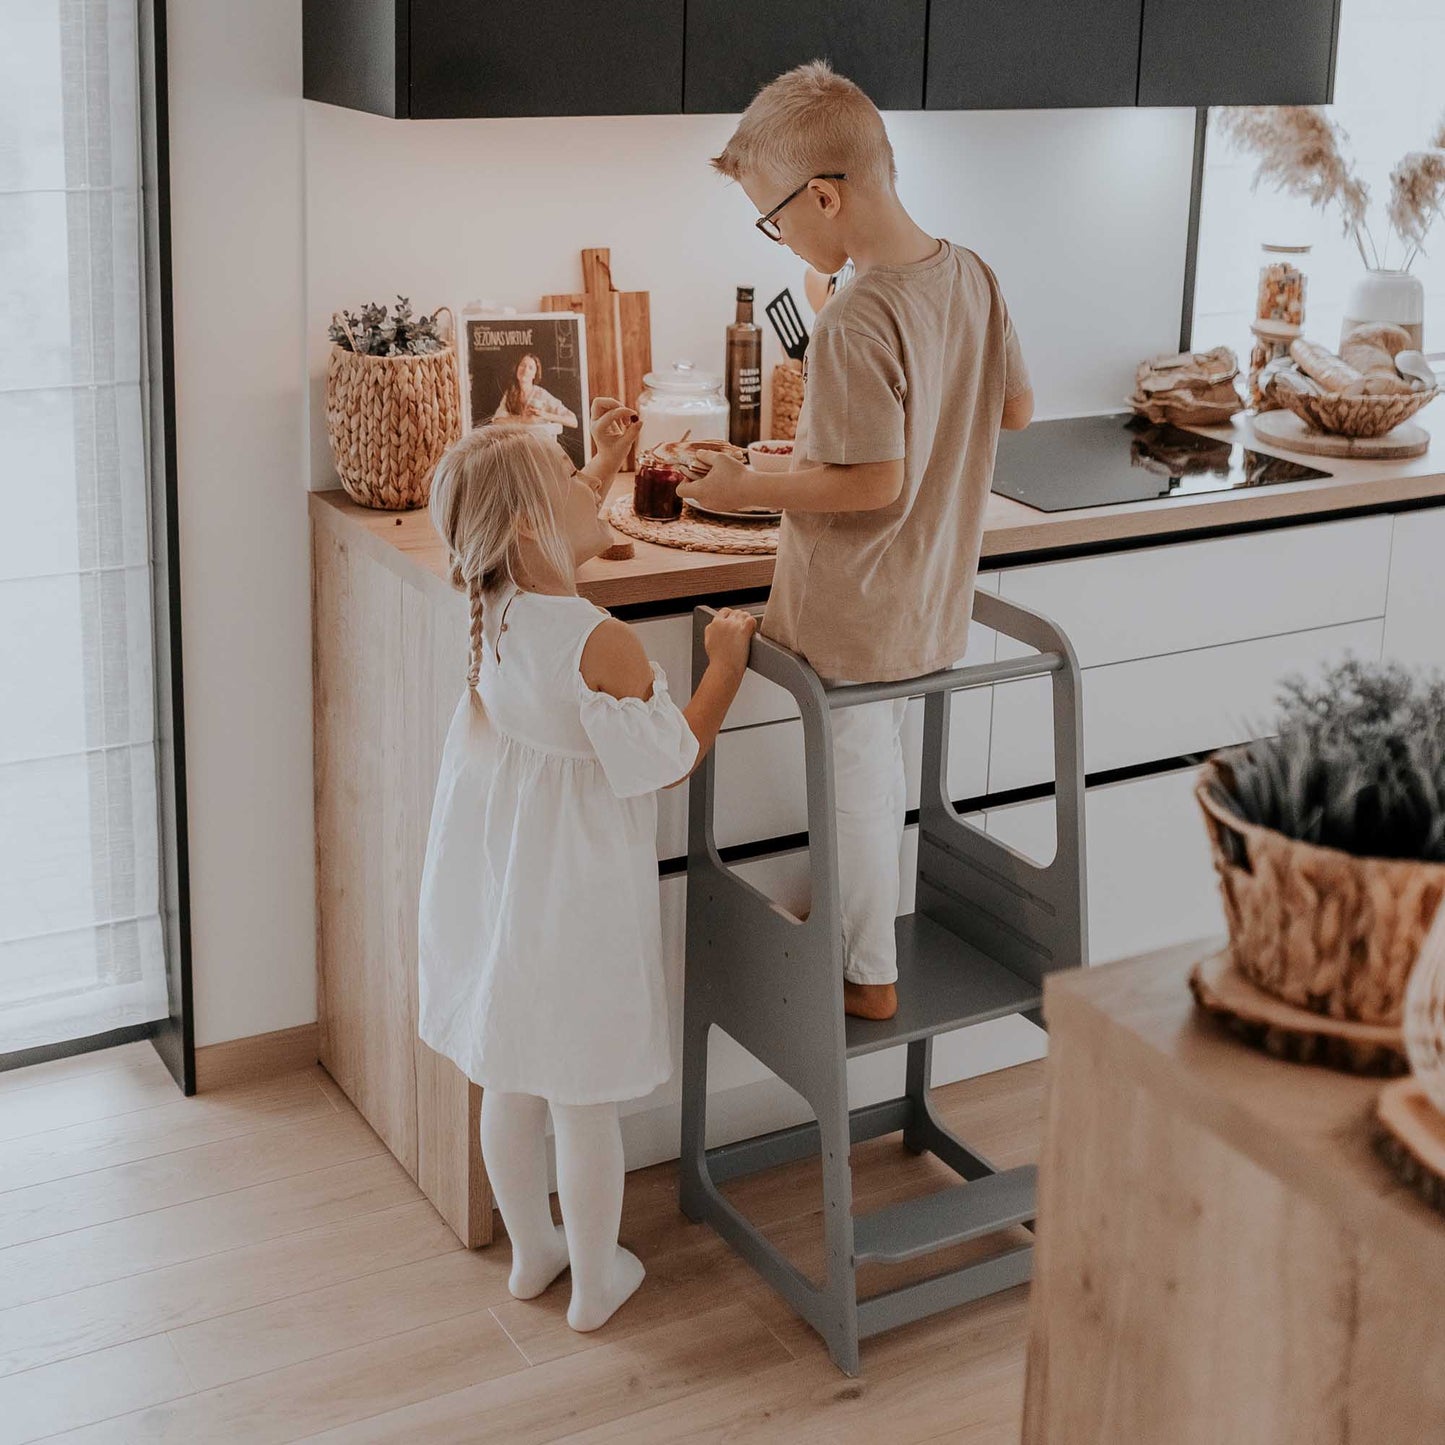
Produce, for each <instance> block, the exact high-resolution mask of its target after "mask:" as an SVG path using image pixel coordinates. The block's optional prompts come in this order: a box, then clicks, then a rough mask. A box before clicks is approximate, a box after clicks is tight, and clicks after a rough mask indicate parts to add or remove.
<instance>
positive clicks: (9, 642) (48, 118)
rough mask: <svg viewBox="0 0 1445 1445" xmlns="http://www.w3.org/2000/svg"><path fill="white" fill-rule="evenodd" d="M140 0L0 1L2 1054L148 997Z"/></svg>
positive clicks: (158, 963) (154, 884)
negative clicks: (136, 9) (137, 7)
mask: <svg viewBox="0 0 1445 1445" xmlns="http://www.w3.org/2000/svg"><path fill="white" fill-rule="evenodd" d="M137 95H138V56H137V48H136V23H135V14H134V0H0V498H3V502H4V505H3V508H0V1055H3V1054H6V1053H9V1052H13V1051H15V1050H20V1049H26V1048H31V1047H35V1046H37V1045H44V1044H48V1043H56V1042H59V1041H62V1040H66V1039H74V1038H80V1037H84V1036H87V1035H90V1034H95V1033H101V1032H104V1031H106V1030H109V1029H113V1028H117V1027H119V1026H121V1025H124V1024H133V1023H140V1022H144V1021H148V1020H151V1019H157V1018H162V1017H164V1016H165V1015H166V1012H167V1001H166V982H165V960H164V952H163V944H162V932H161V925H160V920H159V916H158V907H159V898H160V883H161V880H160V841H159V829H158V807H157V791H156V745H155V704H154V688H153V665H152V646H153V643H152V626H151V583H150V566H149V535H150V533H149V526H148V508H147V481H146V437H145V431H144V421H143V410H144V409H143V405H142V389H141V388H142V377H143V369H142V357H143V355H144V340H145V338H144V333H143V320H142V307H141V294H140V284H141V237H140V207H139V194H138V190H139V163H138V157H139V147H140V137H139V128H138V127H139V123H138V105H137Z"/></svg>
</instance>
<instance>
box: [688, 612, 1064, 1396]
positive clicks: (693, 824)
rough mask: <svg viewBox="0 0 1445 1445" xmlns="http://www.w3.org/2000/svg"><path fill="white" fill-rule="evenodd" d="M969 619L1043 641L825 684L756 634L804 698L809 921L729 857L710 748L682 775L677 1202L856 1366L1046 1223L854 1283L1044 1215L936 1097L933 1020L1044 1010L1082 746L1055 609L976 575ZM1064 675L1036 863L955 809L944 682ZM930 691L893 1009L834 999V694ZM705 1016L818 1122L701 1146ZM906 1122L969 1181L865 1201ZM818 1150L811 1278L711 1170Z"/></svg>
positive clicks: (958, 684)
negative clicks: (870, 1143)
mask: <svg viewBox="0 0 1445 1445" xmlns="http://www.w3.org/2000/svg"><path fill="white" fill-rule="evenodd" d="M714 615H715V614H714V612H713V610H712V609H711V608H707V607H699V608H698V609H697V610H696V611H695V613H694V614H693V684H694V686H696V685H697V683H698V681H699V680H700V679H701V677H702V673H703V670H704V668H705V667H706V664H707V654H706V651H705V649H704V646H703V632H704V630H705V628H706V626H707V623H708V622H709V621H710V620H711V618H712V617H713V616H714ZM973 616H974V620H975V621H976V622H977V623H980V624H982V625H983V626H986V627H992V628H994V629H995V630H996V631H998V632H1000V633H1003V634H1005V635H1006V636H1008V637H1012V638H1015V639H1017V640H1018V641H1020V642H1022V643H1024V644H1025V645H1027V646H1029V647H1031V648H1034V649H1036V655H1031V656H1027V657H1023V658H1018V659H1010V660H1008V661H1003V662H992V663H985V664H982V665H979V666H970V667H959V668H954V669H952V670H950V671H946V672H939V673H932V674H930V675H928V676H926V677H918V678H910V679H907V680H905V681H902V682H889V683H868V684H859V685H851V686H842V687H832V688H829V687H824V685H823V684H822V682H821V681H820V680H819V678H818V675H817V673H815V672H814V671H813V669H812V668H811V667H809V665H808V664H807V663H806V662H805V661H804V660H803V659H802V658H801V657H799V656H798V655H797V654H796V653H794V652H790V651H789V650H788V649H787V648H785V647H781V646H779V645H778V644H777V643H775V642H771V641H769V640H768V639H766V638H764V637H762V636H761V635H758V636H755V637H754V638H753V642H752V649H751V653H750V656H749V660H748V666H749V667H750V668H751V669H752V670H753V671H755V672H757V673H760V674H761V675H762V676H763V677H765V678H767V679H768V680H769V681H770V682H773V683H776V684H777V685H778V686H779V687H782V688H785V689H786V690H787V691H788V692H790V693H791V694H792V695H793V697H794V699H795V700H796V701H797V704H798V708H799V711H800V712H801V714H802V720H803V739H804V747H805V756H806V771H807V793H808V855H809V867H810V872H811V879H812V904H811V908H810V911H809V914H808V917H807V919H806V921H801V922H800V921H799V920H798V919H796V918H794V917H792V915H790V914H789V913H787V912H786V910H784V909H783V908H781V907H780V906H779V905H777V904H775V903H774V902H773V901H772V900H771V899H769V898H768V897H766V896H765V895H764V894H763V893H761V892H759V891H758V890H757V889H756V888H754V887H752V886H751V885H750V884H748V883H747V882H745V881H744V880H743V879H741V878H740V877H738V875H737V874H735V873H734V872H732V871H731V870H730V869H729V868H728V867H727V866H726V865H725V864H724V863H723V861H722V859H721V857H720V856H719V854H718V850H717V842H716V839H715V837H714V831H713V806H714V784H715V762H714V757H713V755H712V754H709V756H708V757H707V759H706V760H705V762H704V763H703V765H702V767H701V768H699V769H698V771H697V772H696V773H695V774H694V775H693V778H692V782H691V784H690V787H691V793H690V797H689V820H688V875H687V877H688V882H687V973H686V983H685V991H684V1003H683V1062H682V1080H683V1083H682V1160H681V1203H682V1208H683V1210H684V1211H685V1212H686V1214H687V1215H688V1217H689V1218H691V1219H695V1220H706V1221H707V1222H708V1223H709V1224H711V1225H712V1226H713V1228H714V1229H716V1230H717V1231H718V1233H719V1234H721V1235H722V1236H723V1238H724V1239H726V1240H727V1241H728V1242H729V1243H730V1244H731V1245H732V1247H733V1248H734V1249H736V1250H737V1251H738V1253H739V1254H741V1255H742V1256H743V1258H744V1259H746V1260H747V1261H748V1262H749V1263H750V1264H752V1266H753V1267H754V1268H755V1269H756V1270H757V1271H758V1273H759V1274H761V1275H762V1277H763V1278H764V1279H765V1280H767V1281H768V1283H769V1284H771V1285H772V1286H773V1288H774V1289H776V1290H777V1291H778V1292H779V1293H780V1294H782V1295H783V1296H784V1298H786V1299H787V1300H788V1302H789V1303H790V1304H791V1305H792V1306H793V1307H794V1308H795V1309H796V1310H797V1311H798V1313H799V1314H801V1315H802V1316H803V1318H804V1319H806V1320H807V1321H808V1323H809V1324H811V1325H812V1326H813V1328H814V1329H816V1330H817V1331H818V1333H819V1334H820V1335H822V1336H823V1338H824V1340H825V1341H826V1342H827V1345H828V1350H829V1352H830V1353H831V1355H832V1357H833V1359H834V1361H835V1362H836V1363H837V1365H838V1366H839V1368H840V1369H842V1370H843V1371H844V1372H845V1373H847V1374H849V1375H856V1374H857V1373H858V1341H859V1340H860V1339H861V1338H866V1337H867V1336H869V1335H874V1334H878V1333H879V1332H880V1331H883V1330H887V1329H891V1328H893V1327H894V1326H895V1325H900V1324H904V1323H906V1322H908V1321H910V1320H915V1319H920V1318H922V1317H923V1316H925V1315H930V1314H933V1313H935V1312H937V1311H939V1310H944V1309H949V1308H951V1307H952V1306H954V1305H958V1304H963V1303H965V1302H966V1301H968V1300H972V1299H978V1298H980V1297H981V1296H983V1295H986V1294H992V1293H993V1292H994V1291H996V1290H1001V1289H1007V1288H1008V1287H1010V1286H1011V1285H1015V1284H1019V1283H1021V1282H1022V1281H1024V1280H1026V1279H1028V1278H1029V1275H1030V1273H1031V1272H1032V1267H1033V1244H1032V1242H1029V1243H1022V1244H1013V1245H1010V1246H1009V1247H1006V1248H1004V1249H1003V1250H1002V1251H1001V1252H999V1253H997V1254H994V1255H992V1256H990V1257H989V1258H986V1259H984V1260H982V1261H979V1262H975V1263H972V1264H968V1265H965V1266H963V1267H962V1268H959V1269H955V1270H952V1271H950V1272H947V1273H944V1274H941V1275H937V1276H935V1277H933V1278H930V1279H925V1280H923V1281H921V1282H919V1283H916V1284H910V1285H907V1286H904V1287H902V1288H899V1289H895V1290H892V1291H890V1292H888V1293H885V1294H881V1295H875V1296H872V1297H870V1298H868V1299H864V1300H859V1298H858V1293H857V1267H858V1266H859V1265H860V1264H863V1263H866V1262H869V1261H884V1262H890V1263H892V1262H897V1261H901V1260H908V1259H914V1258H916V1257H918V1256H920V1255H924V1254H928V1253H931V1252H933V1251H935V1250H940V1249H944V1248H946V1247H948V1246H950V1245H955V1244H960V1243H963V1242H964V1241H966V1240H971V1239H977V1238H980V1237H982V1236H985V1235H989V1234H992V1233H995V1232H996V1231H999V1230H1004V1229H1008V1228H1010V1227H1011V1226H1015V1225H1031V1222H1032V1220H1033V1216H1034V1194H1035V1184H1036V1178H1035V1175H1036V1171H1035V1169H1034V1168H1033V1166H1032V1165H1030V1166H1027V1167H1025V1168H1019V1169H1009V1170H1006V1171H1004V1172H1002V1173H1000V1172H999V1171H998V1170H997V1169H995V1168H994V1166H993V1165H992V1164H990V1163H989V1161H988V1160H987V1159H985V1158H983V1157H982V1156H981V1155H980V1154H978V1153H976V1152H975V1151H974V1150H972V1149H970V1148H968V1146H967V1145H965V1144H964V1143H963V1142H962V1141H960V1140H959V1139H957V1138H955V1137H954V1135H953V1134H951V1133H950V1132H949V1131H948V1130H947V1129H946V1128H944V1126H943V1125H942V1123H940V1121H939V1120H938V1118H937V1116H936V1115H935V1114H934V1112H933V1107H932V1101H931V1097H930V1090H929V1083H930V1068H931V1064H932V1053H933V1037H934V1035H935V1034H940V1033H945V1032H947V1031H948V1030H950V1029H957V1028H962V1027H964V1026H965V1025H968V1024H975V1023H982V1022H984V1021H985V1020H987V1019H996V1018H1002V1017H1004V1016H1006V1015H1008V1014H1023V1015H1024V1016H1025V1017H1027V1018H1029V1019H1031V1020H1033V1021H1034V1022H1035V1023H1041V1022H1042V1019H1041V1016H1040V1012H1039V1010H1040V1005H1041V1002H1042V996H1043V979H1044V975H1045V974H1048V973H1052V972H1054V971H1055V970H1056V969H1063V968H1075V967H1078V966H1080V965H1081V964H1083V963H1084V962H1085V961H1086V960H1085V942H1084V940H1085V937H1086V930H1085V904H1084V835H1083V803H1084V777H1083V763H1082V758H1083V748H1082V725H1081V720H1080V715H1079V697H1080V683H1079V665H1078V662H1077V660H1076V659H1075V657H1074V652H1073V648H1072V647H1071V646H1070V644H1069V641H1068V638H1066V637H1065V636H1064V634H1063V633H1062V632H1061V631H1060V630H1059V629H1058V628H1057V627H1056V626H1055V625H1054V624H1053V623H1052V622H1050V621H1049V620H1048V619H1047V618H1045V617H1042V616H1040V615H1039V614H1038V613H1035V612H1031V611H1029V610H1027V609H1025V608H1022V607H1019V606H1018V605H1017V604H1015V603H1011V602H1006V601H1004V600H1003V599H1002V598H1000V597H996V596H994V595H992V594H990V593H985V592H979V593H977V594H976V596H975V601H974V612H973ZM1028 677H1049V678H1050V679H1051V680H1052V684H1053V722H1054V776H1055V779H1056V784H1055V798H1056V804H1057V835H1058V847H1057V851H1056V853H1055V856H1054V859H1053V861H1052V862H1051V863H1048V864H1047V865H1044V866H1039V865H1037V864H1035V863H1033V862H1032V861H1030V860H1029V859H1027V858H1024V857H1023V856H1022V855H1020V854H1018V853H1016V852H1015V851H1014V850H1013V849H1011V848H1009V847H1007V846H1005V845H1004V844H1003V843H1000V842H999V841H998V840H997V839H995V838H990V837H989V836H988V835H987V834H986V833H984V832H983V831H982V830H981V829H979V828H976V827H974V826H973V825H972V824H970V823H968V822H966V821H965V820H964V819H963V818H961V817H960V816H959V815H958V812H957V810H956V809H955V808H954V806H953V804H952V802H951V801H950V798H949V794H948V728H949V714H950V703H951V700H952V698H951V695H952V693H954V692H956V691H960V690H962V689H965V688H973V687H986V686H989V685H990V684H993V683H1000V682H1011V681H1014V680H1016V679H1019V678H1028ZM920 695H922V696H923V697H924V698H925V699H926V701H925V704H924V729H923V790H922V806H921V808H920V810H919V826H918V885H917V911H916V912H914V913H911V914H908V915H907V916H905V917H902V918H900V919H899V920H898V924H897V928H898V996H899V1009H898V1013H897V1015H896V1017H894V1018H892V1019H889V1020H887V1021H886V1022H881V1023H880V1022H874V1021H870V1020H864V1019H854V1018H847V1017H845V1015H844V1013H843V941H842V927H841V922H840V916H839V905H838V858H837V841H836V839H837V835H836V831H835V827H834V810H833V805H834V798H833V740H832V723H831V714H832V712H833V711H834V710H835V709H837V708H844V707H854V706H857V705H858V704H860V703H867V702H879V701H882V700H884V699H887V698H898V697H915V696H920ZM713 1027H717V1028H719V1029H722V1030H723V1031H724V1032H726V1033H728V1034H730V1035H731V1036H732V1037H733V1038H734V1039H736V1040H737V1042H738V1043H740V1044H742V1045H743V1047H744V1048H746V1049H747V1050H749V1052H751V1053H752V1054H753V1055H754V1056H755V1057H756V1058H758V1059H759V1060H761V1061H762V1063H764V1064H765V1065H766V1066H767V1067H768V1068H769V1069H771V1070H772V1071H773V1073H775V1074H776V1075H777V1076H778V1077H779V1078H781V1079H782V1080H784V1082H786V1083H787V1084H789V1085H791V1086H792V1087H793V1088H794V1089H796V1090H797V1092H798V1093H799V1094H801V1095H802V1097H803V1098H804V1099H805V1100H806V1101H807V1103H808V1105H809V1106H810V1108H811V1109H812V1111H813V1114H814V1116H815V1117H816V1119H817V1123H815V1124H802V1125H799V1126H797V1127H796V1128H791V1129H780V1130H777V1131H776V1132H774V1133H771V1134H765V1135H760V1136H759V1137H757V1138H753V1139H744V1140H741V1141H739V1142H738V1143H735V1144H728V1145H724V1146H722V1147H719V1148H713V1149H708V1148H707V1147H706V1143H705V1140H706V1114H707V1052H708V1036H709V1032H710V1030H711V1029H712V1028H713ZM899 1044H906V1045H907V1046H908V1064H907V1084H906V1089H905V1092H904V1094H903V1096H902V1097H901V1098H897V1099H891V1100H888V1101H887V1102H884V1103H880V1104H871V1105H868V1106H867V1107H864V1108H859V1109H855V1110H852V1111H851V1112H850V1111H849V1108H848V1060H849V1059H850V1058H856V1057H858V1056H859V1055H862V1054H868V1053H872V1052H874V1051H875V1050H877V1049H886V1048H891V1047H894V1046H896V1045H899ZM898 1130H902V1132H903V1142H904V1144H905V1145H906V1146H907V1147H908V1148H909V1149H911V1150H913V1151H914V1152H915V1153H921V1152H923V1151H924V1150H928V1151H930V1152H932V1153H933V1154H935V1155H937V1156H938V1158H940V1159H941V1160H943V1162H944V1163H946V1164H947V1165H948V1166H949V1167H950V1168H951V1169H953V1170H954V1171H955V1172H956V1173H957V1174H959V1175H960V1176H961V1178H962V1179H963V1180H964V1181H966V1182H963V1183H960V1184H958V1185H955V1186H953V1187H952V1188H950V1189H947V1190H944V1191H943V1192H941V1193H935V1194H929V1195H927V1196H924V1197H922V1198H917V1199H911V1200H907V1201H905V1202H904V1203H901V1204H895V1205H893V1206H891V1207H889V1208H886V1209H882V1210H879V1211H878V1212H877V1213H874V1214H867V1215H862V1216H859V1217H857V1218H855V1217H854V1216H853V1212H852V1192H853V1191H852V1183H853V1177H852V1170H851V1168H850V1164H849V1146H850V1145H851V1144H854V1143H858V1142H861V1141H862V1140H865V1139H873V1138H877V1137H878V1136H880V1135H883V1134H890V1133H894V1132H896V1131H898ZM813 1154H821V1156H822V1174H823V1233H824V1243H825V1254H826V1259H827V1276H826V1279H825V1280H824V1282H823V1283H822V1284H819V1285H815V1284H813V1283H812V1282H811V1281H810V1280H809V1279H808V1278H807V1277H806V1276H805V1275H804V1274H802V1273H801V1272H800V1271H799V1270H798V1269H796V1268H795V1267H794V1266H793V1265H792V1264H791V1263H790V1262H789V1261H788V1260H787V1259H786V1258H785V1257H784V1256H783V1255H782V1254H781V1253H780V1252H779V1251H778V1250H777V1249H775V1248H774V1247H773V1245H772V1244H770V1243H769V1242H768V1240H767V1239H766V1238H764V1236H763V1234H762V1233H761V1231H759V1230H758V1229H756V1228H755V1227H754V1226H753V1225H752V1224H751V1223H750V1222H749V1221H748V1220H747V1219H746V1218H745V1217H744V1216H743V1215H742V1214H741V1213H740V1212H739V1211H738V1210H737V1209H735V1208H734V1207H733V1205H732V1204H731V1202H730V1201H729V1200H728V1199H726V1198H725V1197H724V1196H723V1194H722V1193H721V1192H720V1189H719V1186H720V1185H722V1184H725V1183H727V1181H728V1180H731V1179H737V1178H739V1177H741V1176H743V1175H747V1174H752V1173H754V1172H756V1171H758V1170H761V1169H769V1168H772V1167H773V1166H775V1165H778V1164H783V1163H786V1162H788V1161H790V1160H795V1159H802V1158H806V1157H808V1156H810V1155H813Z"/></svg>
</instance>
